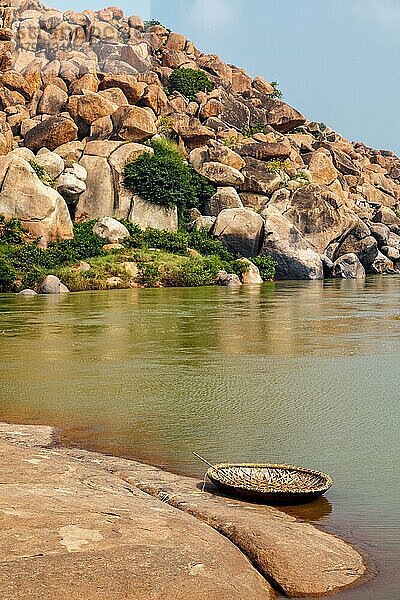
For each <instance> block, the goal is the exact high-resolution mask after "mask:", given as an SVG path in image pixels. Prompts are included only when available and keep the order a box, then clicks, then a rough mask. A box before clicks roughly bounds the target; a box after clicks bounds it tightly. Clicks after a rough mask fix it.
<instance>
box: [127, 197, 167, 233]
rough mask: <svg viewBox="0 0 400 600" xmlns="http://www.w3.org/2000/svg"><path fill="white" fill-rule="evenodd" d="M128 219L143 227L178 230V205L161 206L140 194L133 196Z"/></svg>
mask: <svg viewBox="0 0 400 600" xmlns="http://www.w3.org/2000/svg"><path fill="white" fill-rule="evenodd" d="M128 220H129V221H130V222H131V223H135V224H136V225H139V227H141V228H142V229H146V227H154V228H156V229H163V230H167V231H178V211H177V208H176V206H173V207H167V206H161V205H160V204H155V203H154V202H148V201H147V200H143V198H140V196H133V198H132V204H131V209H130V212H129V215H128Z"/></svg>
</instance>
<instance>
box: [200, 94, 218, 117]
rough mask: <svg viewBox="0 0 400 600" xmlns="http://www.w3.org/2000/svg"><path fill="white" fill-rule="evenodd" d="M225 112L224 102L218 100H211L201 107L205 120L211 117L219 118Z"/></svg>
mask: <svg viewBox="0 0 400 600" xmlns="http://www.w3.org/2000/svg"><path fill="white" fill-rule="evenodd" d="M223 110H224V107H223V104H222V102H220V101H219V100H217V99H216V98H210V99H209V100H207V102H206V103H205V104H204V105H203V106H202V107H201V110H200V114H201V116H202V118H203V119H209V118H210V117H218V116H219V115H220V114H221V113H222V112H223Z"/></svg>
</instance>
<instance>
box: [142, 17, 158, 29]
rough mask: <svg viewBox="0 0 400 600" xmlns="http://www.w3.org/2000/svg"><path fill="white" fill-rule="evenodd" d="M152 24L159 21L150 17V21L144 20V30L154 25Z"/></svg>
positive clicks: (156, 23)
mask: <svg viewBox="0 0 400 600" xmlns="http://www.w3.org/2000/svg"><path fill="white" fill-rule="evenodd" d="M154 25H161V23H160V21H156V19H150V21H145V22H144V30H145V31H147V30H148V29H150V27H154Z"/></svg>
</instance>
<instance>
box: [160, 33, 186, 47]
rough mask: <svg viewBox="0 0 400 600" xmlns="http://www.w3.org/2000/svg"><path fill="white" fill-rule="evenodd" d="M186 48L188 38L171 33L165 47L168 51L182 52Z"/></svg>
mask: <svg viewBox="0 0 400 600" xmlns="http://www.w3.org/2000/svg"><path fill="white" fill-rule="evenodd" d="M185 46H186V38H185V36H183V35H180V34H179V33H172V32H171V33H170V34H169V36H168V40H167V43H166V45H165V47H166V48H168V50H178V51H182V50H184V49H185Z"/></svg>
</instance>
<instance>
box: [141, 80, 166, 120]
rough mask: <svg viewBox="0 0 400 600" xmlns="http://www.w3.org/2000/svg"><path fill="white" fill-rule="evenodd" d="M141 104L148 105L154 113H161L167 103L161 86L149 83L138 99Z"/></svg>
mask: <svg viewBox="0 0 400 600" xmlns="http://www.w3.org/2000/svg"><path fill="white" fill-rule="evenodd" d="M140 103H141V105H142V106H148V107H149V108H151V109H152V111H153V112H154V113H155V114H156V115H161V114H162V113H163V111H164V109H165V107H166V106H167V104H168V98H167V95H166V93H165V92H164V90H163V89H162V87H160V86H159V85H155V84H151V85H149V86H147V88H146V91H145V93H144V95H143V97H142V99H141V101H140Z"/></svg>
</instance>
